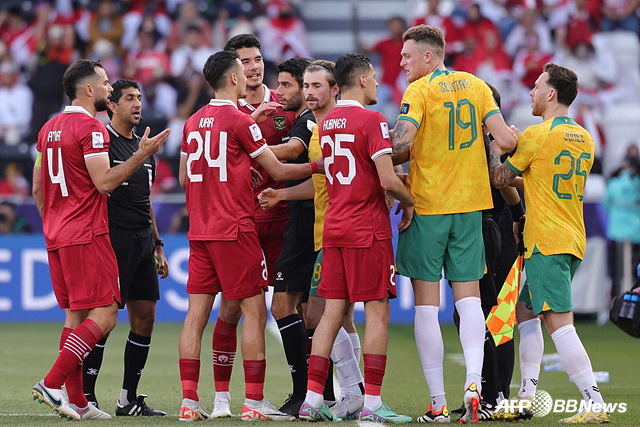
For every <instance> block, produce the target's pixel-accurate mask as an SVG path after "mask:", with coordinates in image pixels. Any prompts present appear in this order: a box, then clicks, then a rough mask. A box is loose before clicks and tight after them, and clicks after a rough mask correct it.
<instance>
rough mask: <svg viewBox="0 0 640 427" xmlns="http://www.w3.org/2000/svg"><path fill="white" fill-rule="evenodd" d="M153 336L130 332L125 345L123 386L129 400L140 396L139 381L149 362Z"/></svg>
mask: <svg viewBox="0 0 640 427" xmlns="http://www.w3.org/2000/svg"><path fill="white" fill-rule="evenodd" d="M150 346H151V337H143V336H140V335H136V334H134V333H133V332H129V338H128V339H127V344H126V345H125V347H124V380H123V381H122V388H123V389H125V390H127V400H128V401H129V402H131V401H133V400H135V399H136V397H138V395H137V393H138V383H139V382H140V376H141V375H142V371H143V370H144V365H145V364H146V363H147V356H148V355H149V347H150Z"/></svg>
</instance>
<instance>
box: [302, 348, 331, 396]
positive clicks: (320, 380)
mask: <svg viewBox="0 0 640 427" xmlns="http://www.w3.org/2000/svg"><path fill="white" fill-rule="evenodd" d="M329 364H330V362H329V359H327V358H326V357H322V356H314V355H311V356H310V357H309V374H308V380H307V389H309V390H311V391H313V392H315V393H318V394H323V393H324V385H325V383H326V382H327V375H329Z"/></svg>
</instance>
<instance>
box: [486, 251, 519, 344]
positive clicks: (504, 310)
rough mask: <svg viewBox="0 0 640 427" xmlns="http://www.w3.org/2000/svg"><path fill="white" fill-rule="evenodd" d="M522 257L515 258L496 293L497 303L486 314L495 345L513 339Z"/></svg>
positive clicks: (488, 327)
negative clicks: (487, 314) (498, 292)
mask: <svg viewBox="0 0 640 427" xmlns="http://www.w3.org/2000/svg"><path fill="white" fill-rule="evenodd" d="M523 264H524V257H523V256H522V255H520V256H518V258H516V260H515V262H514V263H513V267H511V271H509V275H507V280H505V282H504V285H502V289H500V294H498V305H496V306H494V307H493V308H492V309H491V313H489V316H487V329H489V332H491V335H493V340H494V341H495V342H496V346H499V345H500V344H504V343H506V342H508V341H509V340H511V339H513V327H514V326H515V324H516V323H517V322H516V303H517V302H518V296H519V294H520V276H521V274H522V267H523Z"/></svg>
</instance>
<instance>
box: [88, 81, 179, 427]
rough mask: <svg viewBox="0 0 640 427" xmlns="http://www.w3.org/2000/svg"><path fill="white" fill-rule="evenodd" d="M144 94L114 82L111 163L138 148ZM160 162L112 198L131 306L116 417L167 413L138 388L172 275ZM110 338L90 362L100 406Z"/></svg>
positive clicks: (91, 391)
mask: <svg viewBox="0 0 640 427" xmlns="http://www.w3.org/2000/svg"><path fill="white" fill-rule="evenodd" d="M141 100H142V94H141V93H140V85H139V84H138V83H137V82H134V81H131V80H126V79H122V80H118V81H117V82H115V83H114V84H113V92H112V93H111V96H110V97H109V104H108V106H109V108H108V109H107V113H108V114H109V118H110V119H111V124H109V125H107V129H108V130H109V138H110V140H111V142H110V145H109V160H110V162H111V167H114V166H116V165H118V164H120V163H124V162H125V161H126V160H127V159H128V158H129V157H131V156H132V155H133V153H135V152H136V150H138V146H139V144H140V137H139V136H137V135H135V134H134V133H133V128H134V127H135V126H136V125H137V124H138V123H140V119H141V117H142V116H141V108H142V104H141ZM155 169H156V164H155V160H154V159H153V156H151V157H149V158H148V159H147V160H146V161H145V162H144V163H143V164H142V166H140V167H139V168H138V170H137V171H136V172H135V173H134V174H133V175H132V176H131V178H129V179H128V180H127V181H125V182H124V183H122V185H121V186H120V187H118V188H117V189H115V190H113V192H112V193H111V194H110V197H109V198H108V200H107V206H108V209H109V234H110V238H111V245H112V246H113V249H114V252H115V254H116V258H117V259H118V270H119V271H120V292H121V296H122V302H121V304H120V308H121V309H122V308H124V306H125V304H126V306H127V310H128V314H129V324H130V326H131V331H130V332H129V338H128V339H127V344H126V346H125V351H124V381H123V384H122V391H121V393H120V397H119V399H118V401H117V404H116V416H154V415H166V413H165V412H162V411H158V410H155V409H153V408H150V407H149V406H147V404H146V403H145V402H144V399H145V397H147V396H146V395H144V394H141V395H138V394H137V388H138V382H139V381H140V376H141V375H142V371H143V370H144V366H145V363H146V361H147V355H148V354H149V347H150V344H151V332H152V331H153V324H154V322H155V317H156V301H158V300H159V299H160V290H159V285H158V275H160V277H161V278H162V279H164V278H165V277H167V276H168V275H169V266H168V264H167V258H166V256H165V254H164V249H163V245H164V242H163V241H162V239H161V238H160V236H159V234H158V228H157V227H156V219H155V215H154V213H153V205H151V202H150V200H149V194H150V192H151V184H152V183H153V180H154V179H155ZM106 339H107V337H106V336H105V337H104V338H103V339H102V340H101V341H100V342H99V343H98V345H96V347H95V349H94V350H93V351H92V352H91V354H90V355H89V356H88V357H87V358H86V359H85V360H84V368H83V381H84V393H85V395H86V396H87V400H89V402H93V403H94V404H95V405H96V406H97V399H96V395H95V383H96V379H97V377H98V372H99V371H100V366H101V365H102V356H103V353H104V345H105V342H106Z"/></svg>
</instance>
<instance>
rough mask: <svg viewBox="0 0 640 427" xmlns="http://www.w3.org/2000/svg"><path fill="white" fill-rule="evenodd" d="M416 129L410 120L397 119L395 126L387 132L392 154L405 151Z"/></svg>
mask: <svg viewBox="0 0 640 427" xmlns="http://www.w3.org/2000/svg"><path fill="white" fill-rule="evenodd" d="M417 131H418V128H417V127H416V125H414V124H413V123H411V122H410V121H408V120H398V122H397V123H396V127H395V128H393V130H392V131H391V132H389V135H390V137H391V145H392V146H393V154H401V153H404V152H405V151H407V150H408V149H409V147H410V146H411V141H412V140H413V137H414V136H415V135H416V132H417Z"/></svg>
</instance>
